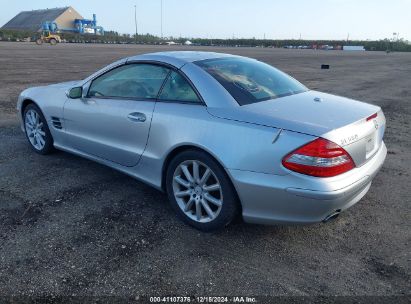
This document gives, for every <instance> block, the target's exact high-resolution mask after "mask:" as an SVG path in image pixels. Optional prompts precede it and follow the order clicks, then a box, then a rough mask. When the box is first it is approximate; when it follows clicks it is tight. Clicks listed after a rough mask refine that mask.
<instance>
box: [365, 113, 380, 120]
mask: <svg viewBox="0 0 411 304" xmlns="http://www.w3.org/2000/svg"><path fill="white" fill-rule="evenodd" d="M377 116H378V113H375V114H372V115H371V116H370V117H367V121H370V120H371V119H374V118H377Z"/></svg>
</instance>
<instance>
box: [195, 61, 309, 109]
mask: <svg viewBox="0 0 411 304" xmlns="http://www.w3.org/2000/svg"><path fill="white" fill-rule="evenodd" d="M195 64H197V65H198V66H200V67H201V68H203V69H204V70H205V71H206V72H208V73H209V74H210V75H211V76H213V77H214V78H215V79H216V80H217V81H218V82H219V83H220V84H221V85H222V86H223V87H224V88H225V89H226V90H227V91H228V92H229V93H230V94H231V96H233V98H234V99H235V100H236V101H237V102H238V103H239V104H240V105H246V104H251V103H256V102H259V101H263V100H268V99H275V98H279V97H284V96H288V95H293V94H298V93H302V92H305V91H307V90H308V89H307V88H306V87H305V86H304V85H302V84H301V83H299V82H298V81H297V80H295V79H294V78H292V77H290V76H288V75H287V74H285V73H283V72H281V71H279V70H277V69H276V68H273V67H272V66H270V65H268V64H265V63H263V62H260V61H257V60H254V59H247V58H236V57H230V58H218V59H207V60H201V61H196V62H195Z"/></svg>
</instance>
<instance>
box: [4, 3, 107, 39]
mask: <svg viewBox="0 0 411 304" xmlns="http://www.w3.org/2000/svg"><path fill="white" fill-rule="evenodd" d="M2 29H7V30H26V31H33V32H36V31H41V30H50V31H52V32H54V31H58V32H74V33H95V34H104V29H103V28H102V27H101V26H97V20H96V15H93V19H84V18H83V16H81V15H80V14H79V13H78V12H77V11H76V10H75V9H74V8H72V7H71V6H67V7H61V8H50V9H40V10H33V11H24V12H20V13H19V14H17V15H16V16H15V17H14V18H13V19H11V20H10V21H9V22H7V23H6V24H5V25H3V27H2Z"/></svg>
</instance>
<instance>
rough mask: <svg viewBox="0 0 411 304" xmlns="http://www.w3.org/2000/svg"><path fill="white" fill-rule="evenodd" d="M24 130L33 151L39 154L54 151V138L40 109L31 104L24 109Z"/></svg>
mask: <svg viewBox="0 0 411 304" xmlns="http://www.w3.org/2000/svg"><path fill="white" fill-rule="evenodd" d="M23 119H24V130H25V133H26V137H27V140H28V141H29V143H30V146H31V147H32V149H33V150H34V151H35V152H37V153H39V154H48V153H50V152H52V151H53V149H54V147H53V138H52V136H51V133H50V130H49V128H48V126H47V121H46V119H45V118H44V115H43V113H41V111H40V109H39V107H37V106H36V105H34V104H29V105H28V106H27V107H26V108H25V109H24V114H23Z"/></svg>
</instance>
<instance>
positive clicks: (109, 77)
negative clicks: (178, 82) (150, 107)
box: [88, 64, 170, 99]
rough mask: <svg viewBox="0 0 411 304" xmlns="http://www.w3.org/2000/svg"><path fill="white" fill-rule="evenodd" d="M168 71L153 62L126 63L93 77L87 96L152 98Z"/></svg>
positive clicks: (156, 93)
mask: <svg viewBox="0 0 411 304" xmlns="http://www.w3.org/2000/svg"><path fill="white" fill-rule="evenodd" d="M169 71H170V70H169V69H167V68H165V67H162V66H159V65H153V64H126V65H123V66H121V67H118V68H115V69H113V70H111V71H109V72H107V73H105V74H103V75H101V76H100V77H98V78H96V79H94V80H93V82H92V83H91V85H90V89H89V93H88V96H90V97H127V98H153V99H154V98H156V97H157V95H158V92H159V91H160V88H161V85H162V84H163V82H164V80H165V78H166V77H167V75H168V73H169Z"/></svg>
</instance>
